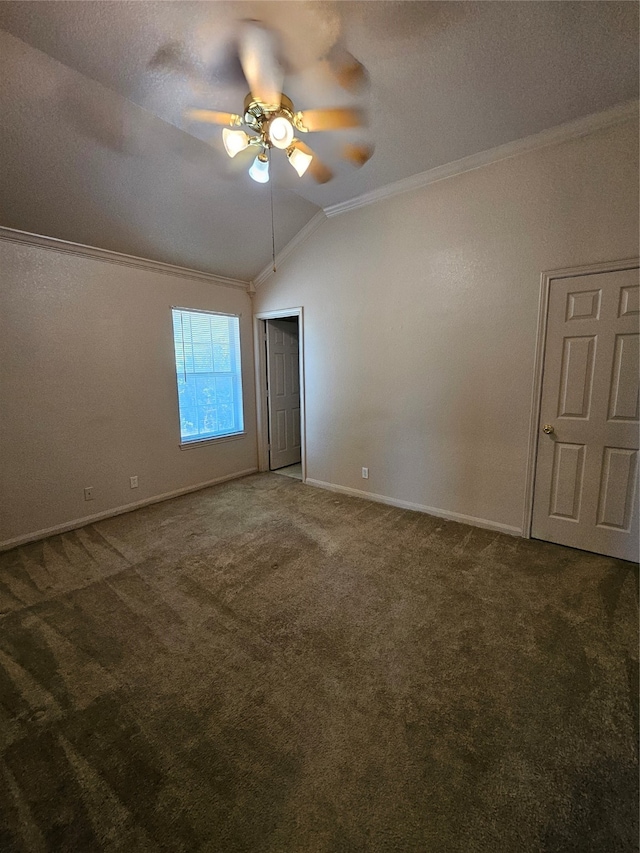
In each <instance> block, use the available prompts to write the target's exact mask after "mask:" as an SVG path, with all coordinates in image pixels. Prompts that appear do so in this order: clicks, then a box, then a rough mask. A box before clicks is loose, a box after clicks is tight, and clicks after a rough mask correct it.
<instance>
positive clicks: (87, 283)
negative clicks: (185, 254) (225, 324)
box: [0, 240, 256, 544]
mask: <svg viewBox="0 0 640 853" xmlns="http://www.w3.org/2000/svg"><path fill="white" fill-rule="evenodd" d="M172 305H175V306H182V307H188V308H203V309H208V310H213V311H221V312H229V313H236V314H237V313H240V314H242V319H241V341H242V364H243V371H244V379H245V383H244V384H245V395H244V407H245V424H246V430H247V434H246V436H245V437H243V438H241V439H236V440H230V441H220V442H214V443H210V444H207V445H202V446H199V447H192V448H190V449H188V450H182V451H181V450H180V449H179V446H178V445H179V424H178V404H177V391H176V379H175V363H174V360H173V336H172V321H171V306H172ZM254 400H255V397H254V379H253V355H252V340H251V303H250V299H249V297H248V295H247V294H246V293H245V292H244V291H243V290H240V289H234V288H230V287H223V286H218V285H215V284H212V283H209V282H200V281H194V280H190V279H186V278H181V277H179V276H174V275H165V274H161V273H158V272H153V271H149V270H144V269H139V268H134V267H129V266H123V265H119V264H113V263H106V262H104V261H99V260H94V259H90V258H84V257H81V256H77V255H72V254H63V253H60V252H57V251H51V250H48V249H44V248H39V247H34V246H27V245H18V244H14V243H10V242H5V241H2V240H0V401H1V411H0V429H1V434H0V438H1V440H0V471H1V476H0V544H2V543H5V544H6V543H7V542H8V541H11V540H15V539H19V538H22V537H27V536H28V535H29V534H34V533H37V532H39V531H43V530H46V529H49V528H52V527H56V526H58V525H64V524H69V523H71V522H74V521H77V520H80V519H82V518H85V517H87V516H92V515H94V514H99V513H102V512H108V511H112V510H115V509H118V508H120V507H122V506H125V505H127V504H130V503H132V502H137V501H144V500H148V499H150V498H153V497H155V496H159V495H163V494H166V493H168V492H174V491H176V490H180V489H188V488H189V487H192V486H196V485H198V484H200V483H206V482H209V481H211V480H216V479H218V478H224V477H228V476H232V475H234V474H237V473H239V472H243V471H246V470H249V469H252V468H255V466H256V441H255V426H254V424H255V402H254ZM132 475H137V476H138V477H139V484H140V485H139V488H138V489H136V490H132V489H131V488H130V485H129V477H130V476H132ZM85 486H93V487H94V489H95V500H93V501H91V502H85V501H84V496H83V490H84V487H85Z"/></svg>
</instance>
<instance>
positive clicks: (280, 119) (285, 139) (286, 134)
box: [269, 116, 293, 149]
mask: <svg viewBox="0 0 640 853" xmlns="http://www.w3.org/2000/svg"><path fill="white" fill-rule="evenodd" d="M269 139H270V140H271V142H272V144H273V145H275V147H276V148H283V149H284V148H288V147H289V146H290V145H291V143H292V142H293V125H292V124H291V122H290V121H289V119H287V118H285V117H284V116H276V117H275V118H274V119H271V122H270V123H269Z"/></svg>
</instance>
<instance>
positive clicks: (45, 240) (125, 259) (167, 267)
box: [0, 226, 249, 291]
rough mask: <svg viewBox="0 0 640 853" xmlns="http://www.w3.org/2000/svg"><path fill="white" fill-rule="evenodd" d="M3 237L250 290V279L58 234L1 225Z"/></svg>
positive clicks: (166, 273) (8, 240) (114, 262)
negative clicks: (156, 259) (106, 247)
mask: <svg viewBox="0 0 640 853" xmlns="http://www.w3.org/2000/svg"><path fill="white" fill-rule="evenodd" d="M0 240H5V241H7V242H9V243H24V244H26V245H28V246H37V247H38V248H41V249H50V250H53V251H54V252H62V253H63V254H69V255H77V256H79V257H82V258H90V259H91V260H94V261H104V262H106V263H109V264H120V265H121V266H125V267H136V268H138V269H143V270H147V271H148V272H155V273H161V274H162V275H174V276H178V277H180V278H189V279H192V280H193V281H204V282H208V283H209V284H217V285H219V286H222V287H236V288H240V289H242V290H245V291H246V290H248V289H249V282H248V281H243V280H242V279H237V278H226V277H225V276H220V275H214V274H213V273H208V272H202V271H201V270H194V269H190V268H189V267H179V266H175V265H174V264H166V263H164V262H163V261H153V260H150V259H149V258H138V257H136V256H135V255H124V254H122V253H121V252H112V251H111V250H110V249H99V248H97V247H96V246H85V245H83V244H82V243H72V242H70V241H68V240H59V239H58V238H57V237H45V236H43V235H42V234H31V233H29V232H28V231H18V230H16V229H15V228H4V227H2V226H0Z"/></svg>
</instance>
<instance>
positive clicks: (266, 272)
mask: <svg viewBox="0 0 640 853" xmlns="http://www.w3.org/2000/svg"><path fill="white" fill-rule="evenodd" d="M326 219H327V216H326V214H325V212H324V210H319V211H318V212H317V213H316V214H315V216H313V217H312V218H311V219H310V220H309V221H308V222H307V224H306V225H305V226H304V228H301V229H300V231H298V233H297V234H296V235H295V236H294V237H292V238H291V240H289V242H288V243H287V245H286V246H285V247H284V248H283V249H281V250H280V251H279V252H278V254H277V255H276V264H275V265H276V267H278V266H279V265H280V264H281V263H282V262H283V261H285V260H286V259H287V258H288V257H289V255H290V254H291V253H292V252H293V250H294V249H296V248H297V247H298V246H299V245H300V243H302V242H304V241H305V240H306V239H307V238H308V237H310V236H311V235H312V234H313V232H314V231H315V230H316V229H317V228H319V227H320V226H321V225H322V223H323V222H325V221H326ZM272 275H273V264H272V263H268V264H267V266H266V267H265V268H264V269H263V270H262V271H261V272H260V273H258V275H257V276H256V277H255V278H254V280H253V281H252V282H251V284H252V286H253V287H250V288H249V291H250V292H251V290H254V289H255V288H257V287H260V285H262V284H264V283H265V281H267V279H269V278H271V276H272Z"/></svg>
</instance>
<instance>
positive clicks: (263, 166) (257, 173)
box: [249, 154, 269, 184]
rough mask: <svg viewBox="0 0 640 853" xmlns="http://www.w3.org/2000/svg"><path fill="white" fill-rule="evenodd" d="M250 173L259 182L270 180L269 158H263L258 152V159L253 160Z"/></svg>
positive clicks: (263, 182) (264, 182)
mask: <svg viewBox="0 0 640 853" xmlns="http://www.w3.org/2000/svg"><path fill="white" fill-rule="evenodd" d="M249 175H250V176H251V177H252V178H253V180H254V181H257V182H258V183H259V184H266V183H267V181H268V180H269V162H268V160H261V159H260V155H259V154H258V156H257V157H256V159H255V160H254V161H253V165H252V166H251V168H250V169H249Z"/></svg>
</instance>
